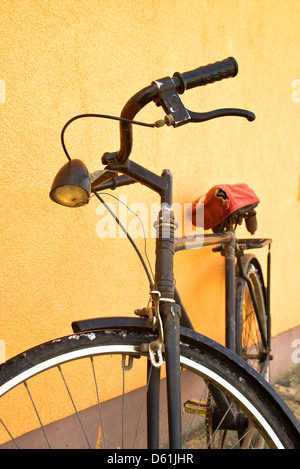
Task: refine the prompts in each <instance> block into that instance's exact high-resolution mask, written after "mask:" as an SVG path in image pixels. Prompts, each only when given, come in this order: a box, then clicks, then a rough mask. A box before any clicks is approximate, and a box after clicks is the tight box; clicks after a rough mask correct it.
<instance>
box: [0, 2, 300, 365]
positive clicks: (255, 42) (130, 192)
mask: <svg viewBox="0 0 300 469" xmlns="http://www.w3.org/2000/svg"><path fill="white" fill-rule="evenodd" d="M0 15H1V17H0V50H1V63H0V82H1V86H0V116H1V126H0V129H1V134H0V135H1V143H0V147H1V155H0V162H1V179H0V185H1V191H0V194H1V204H0V210H1V228H0V231H1V281H0V292H1V310H0V323H1V330H0V340H1V342H0V344H1V348H0V351H2V358H3V355H4V351H6V357H7V358H8V357H10V356H13V355H14V354H16V353H18V352H21V351H22V350H24V349H26V348H28V347H30V346H33V345H35V344H37V343H40V342H43V341H45V340H48V339H51V338H53V337H56V336H60V335H64V334H67V333H69V332H70V330H71V328H70V323H71V321H72V320H74V319H80V318H87V317H91V316H97V315H115V314H119V315H126V314H129V315H132V314H133V310H134V309H135V308H136V307H143V306H145V305H146V303H147V301H148V285H147V281H146V277H145V276H144V273H143V270H142V267H141V266H140V264H139V261H138V259H137V257H136V254H135V253H134V251H133V250H132V249H131V247H130V245H129V244H128V241H127V240H126V239H121V240H120V239H100V238H99V236H97V232H96V227H97V223H98V222H99V213H98V214H97V207H98V203H97V200H95V199H94V198H93V199H92V200H91V202H90V204H89V205H88V206H86V207H83V208H79V209H76V210H75V209H70V210H68V209H66V208H63V207H60V206H58V205H56V204H54V203H53V202H51V201H50V199H49V195H48V194H49V189H50V186H51V183H52V179H53V177H54V175H55V174H56V172H57V171H58V169H59V168H60V166H61V165H62V164H64V163H65V161H66V160H65V155H64V153H63V151H62V149H61V146H60V131H61V128H62V126H63V125H64V123H65V122H66V121H67V120H68V119H69V118H71V117H72V116H73V115H75V114H79V113H83V112H99V113H110V114H114V115H119V113H120V111H121V109H122V107H123V104H125V102H126V101H127V100H128V99H129V98H130V97H131V95H133V94H134V93H135V92H136V91H138V90H139V89H141V88H143V87H144V86H147V85H148V84H150V83H151V81H152V80H153V79H157V78H160V77H163V76H166V75H172V74H173V73H174V72H175V71H187V70H190V69H193V68H195V67H197V66H199V65H205V64H207V63H210V62H214V61H216V60H221V59H223V58H226V57H228V56H234V57H235V58H236V59H237V61H238V63H239V67H240V68H239V74H238V76H237V77H236V78H235V79H231V80H226V81H222V82H220V83H216V84H214V85H211V86H206V87H204V88H202V89H199V88H198V89H195V90H191V91H190V92H189V93H186V94H185V95H183V97H182V99H183V101H184V103H185V104H186V106H187V107H188V108H190V109H192V110H195V111H199V110H203V111H207V110H211V109H214V108H218V107H244V108H247V109H250V110H252V111H254V112H255V113H256V115H257V119H256V121H255V122H254V123H249V122H247V121H245V120H242V119H237V118H224V119H218V120H214V121H210V122H207V123H204V124H202V125H200V124H199V125H190V126H184V127H182V128H178V129H173V128H162V129H160V130H159V129H155V130H152V129H147V128H135V129H134V149H133V153H132V159H133V160H135V161H136V162H138V163H140V164H144V165H145V166H147V167H149V168H150V169H151V170H152V171H154V172H157V173H160V172H161V170H162V169H163V168H170V169H171V170H172V172H173V175H174V184H175V189H174V197H175V201H177V202H191V201H192V200H194V199H195V198H196V197H198V196H199V195H200V194H201V193H203V192H206V191H207V190H208V189H209V188H210V187H211V186H213V185H215V184H218V183H236V182H247V183H248V184H249V185H250V186H251V187H252V188H253V189H254V190H255V191H256V192H257V194H258V195H259V197H260V200H261V203H260V206H259V208H258V220H259V230H258V232H257V235H258V236H259V237H272V238H273V240H274V245H273V248H272V253H273V271H272V272H273V273H272V304H273V309H272V312H273V326H272V327H273V328H272V333H273V335H277V334H279V333H280V332H283V331H284V330H287V329H290V328H293V327H295V326H297V325H299V323H300V318H299V310H300V295H299V284H300V269H299V257H300V247H299V246H300V245H299V243H298V242H297V238H298V233H299V231H300V217H299V215H300V201H299V199H298V191H299V169H300V133H299V116H300V103H299V92H298V88H299V86H300V84H299V78H300V66H299V51H300V32H299V15H300V3H299V2H298V1H292V0H287V1H285V2H278V1H275V0H268V1H258V0H252V1H251V2H249V1H248V0H230V1H229V0H226V1H225V0H221V1H218V2H212V1H209V0H183V1H175V2H174V1H170V0H165V1H164V2H158V1H156V0H144V1H143V2H142V1H138V0H127V1H126V2H124V1H121V0H80V1H78V2H74V1H72V0H61V1H60V2H57V1H54V0H35V1H32V0H10V1H8V0H2V2H1V7H0ZM161 117H162V113H161V110H160V109H158V108H156V107H155V106H154V105H153V106H149V108H147V109H144V110H143V111H142V112H141V114H140V115H139V118H140V120H145V121H150V122H151V121H153V120H156V119H159V118H161ZM66 143H67V146H68V150H69V152H70V154H71V156H72V158H76V157H77V158H81V159H83V160H84V161H85V162H86V164H87V165H88V167H89V169H90V171H94V170H96V169H101V155H102V154H103V153H104V152H105V151H116V150H118V148H119V135H118V124H117V123H115V122H113V121H103V120H99V119H98V120H96V119H88V120H86V121H77V122H75V123H73V125H72V126H71V127H70V128H69V129H68V131H67V134H66ZM120 194H125V195H126V196H127V201H128V204H129V205H130V204H132V203H134V202H137V201H139V202H144V203H148V204H149V203H151V202H158V199H157V197H156V195H155V194H151V193H149V190H148V189H146V188H144V187H141V189H140V190H138V187H137V186H134V187H130V188H128V189H124V188H123V189H122V192H121V190H119V192H118V194H116V195H120ZM106 200H108V201H110V199H109V198H108V197H107V199H106ZM116 205H117V203H116ZM131 218H132V217H131ZM239 233H240V235H241V236H243V235H244V234H246V233H245V232H244V230H243V229H242V228H240V229H239ZM138 243H139V246H140V247H141V248H143V240H138ZM153 245H154V244H153V240H149V242H148V250H149V255H150V257H151V259H152V260H153ZM265 254H266V253H265V252H264V253H259V257H260V259H261V260H262V263H263V264H264V262H265V257H266V256H265ZM222 263H223V259H222V258H221V257H220V256H219V255H217V254H213V253H211V251H210V250H209V249H208V250H204V249H203V250H200V251H198V252H188V253H180V254H179V255H178V258H177V260H176V281H177V285H178V287H179V289H180V291H181V295H182V298H183V300H184V302H185V303H186V304H187V305H188V306H189V308H190V311H191V316H192V319H193V321H194V323H195V325H196V327H197V328H199V330H201V332H203V333H204V334H206V335H210V336H211V337H213V338H215V339H217V340H220V341H223V339H224V330H223V329H224V294H223V291H224V274H223V264H222Z"/></svg>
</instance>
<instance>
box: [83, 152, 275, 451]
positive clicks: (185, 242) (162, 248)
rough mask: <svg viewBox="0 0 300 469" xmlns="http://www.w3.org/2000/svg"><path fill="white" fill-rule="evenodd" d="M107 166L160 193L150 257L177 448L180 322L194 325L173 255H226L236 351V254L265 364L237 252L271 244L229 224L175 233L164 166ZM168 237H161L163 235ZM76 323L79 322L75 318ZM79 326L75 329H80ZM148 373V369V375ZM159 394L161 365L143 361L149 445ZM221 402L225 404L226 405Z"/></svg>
mask: <svg viewBox="0 0 300 469" xmlns="http://www.w3.org/2000/svg"><path fill="white" fill-rule="evenodd" d="M106 169H108V170H114V171H115V170H117V171H118V172H120V173H124V174H125V175H126V176H127V178H126V177H124V176H120V177H119V178H117V180H119V183H118V185H119V186H120V185H127V184H129V183H133V182H140V183H142V184H144V185H146V186H147V187H149V188H150V189H152V190H153V191H155V192H157V193H158V194H159V195H160V199H161V207H162V209H163V208H164V207H167V208H168V210H167V213H168V217H167V218H164V216H163V210H161V211H160V213H159V216H158V222H157V237H156V261H155V291H156V292H159V295H160V299H159V313H160V315H161V318H162V323H163V334H164V347H165V362H166V376H167V401H168V418H169V440H170V441H169V443H170V448H173V449H175V448H177V449H178V448H180V447H181V417H180V415H181V411H180V408H181V389H180V357H179V355H180V350H179V346H180V337H179V331H180V326H183V327H186V328H189V329H192V330H194V328H193V325H192V323H191V320H190V318H189V316H188V314H187V312H186V310H185V308H184V306H183V304H182V301H181V299H180V295H179V293H178V291H177V289H176V288H175V287H174V268H173V261H174V254H175V252H178V251H182V250H186V249H199V248H202V247H205V246H215V248H213V250H214V251H216V252H217V251H220V252H221V253H222V254H223V255H224V257H225V300H226V301H225V304H226V307H225V317H226V342H225V345H226V347H227V348H228V349H230V350H232V351H233V352H235V344H236V304H235V301H236V297H235V282H236V267H235V258H236V257H237V263H238V266H239V273H238V275H239V276H240V277H241V278H243V279H244V280H245V281H246V282H247V285H248V287H249V291H250V295H251V297H252V301H253V305H254V309H255V312H256V317H257V320H258V326H259V328H260V332H261V336H262V340H263V343H264V346H265V349H266V350H267V351H268V356H267V357H266V362H265V363H266V365H267V363H268V360H269V351H270V334H269V330H270V329H268V334H267V336H266V334H265V332H264V330H263V327H262V325H261V322H260V316H259V314H258V306H257V303H256V299H255V295H254V291H253V288H252V284H251V281H250V279H249V277H248V275H247V274H246V272H245V269H244V267H243V262H242V257H241V255H242V254H243V251H244V250H245V249H253V248H261V247H264V246H267V245H268V246H269V248H270V244H271V240H270V239H262V240H260V239H259V240H255V239H240V240H239V239H237V238H236V237H235V231H234V229H233V227H230V228H229V229H227V231H225V232H221V233H214V234H204V235H203V237H201V239H199V238H197V237H193V238H191V237H186V238H175V235H174V232H175V220H174V214H173V212H172V210H171V207H172V174H171V172H170V171H169V170H164V171H163V172H162V175H161V176H158V175H156V174H154V173H152V172H150V171H148V170H147V169H146V168H144V167H142V166H140V165H138V164H136V163H134V162H132V161H129V160H128V161H127V162H126V164H125V165H123V164H120V163H117V162H116V161H111V162H110V163H109V164H108V166H107V167H106ZM110 184H113V183H112V182H108V183H103V184H102V185H100V186H99V187H97V188H95V189H96V190H103V189H106V188H107V187H108V186H109V185H110ZM166 233H167V234H168V236H165V234H166ZM270 259H271V257H270V249H269V252H268V283H267V287H266V289H265V293H266V295H265V300H266V306H267V317H268V325H269V324H270V308H269V291H270ZM77 327H78V323H77ZM82 328H83V327H81V328H80V329H81V330H82ZM150 373H151V374H150ZM159 393H160V368H159V367H153V366H152V367H151V363H150V360H149V364H148V394H147V414H148V447H149V448H153V449H157V448H158V443H159ZM214 398H215V400H219V401H220V405H224V402H221V401H222V399H223V398H222V396H220V395H219V396H214ZM225 405H228V403H227V404H225ZM228 421H229V422H232V421H234V415H233V412H231V415H230V412H229V414H228Z"/></svg>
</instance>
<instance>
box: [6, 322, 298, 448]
mask: <svg viewBox="0 0 300 469" xmlns="http://www.w3.org/2000/svg"><path fill="white" fill-rule="evenodd" d="M140 324H141V322H140V321H139V320H137V322H136V326H135V327H130V328H128V327H126V326H124V327H122V326H120V325H117V323H116V326H115V327H110V328H109V329H103V330H99V331H98V330H97V331H92V332H88V333H80V334H74V335H71V336H68V337H64V338H61V339H56V340H55V341H51V342H49V343H46V344H43V345H40V346H38V347H35V348H33V349H31V350H29V351H28V352H25V353H23V354H21V355H19V356H17V357H16V358H14V359H11V360H9V361H8V362H7V363H5V364H3V365H2V366H1V367H0V427H1V428H0V438H1V443H2V445H3V446H2V447H21V448H24V447H25V448H30V447H33V448H43V447H51V448H71V447H73V448H83V447H90V448H144V447H146V441H147V437H146V436H147V435H146V434H147V431H146V414H147V412H146V394H147V362H148V358H147V356H146V355H145V354H144V353H143V352H141V350H144V347H142V348H141V344H145V343H149V342H151V341H153V340H154V339H155V338H156V336H155V335H154V334H153V332H152V330H151V329H149V328H147V327H140V326H139V325H140ZM181 367H182V375H181V384H182V417H183V418H182V420H183V435H182V444H183V447H184V448H188V449H197V448H206V447H212V445H214V444H215V438H216V435H218V436H219V435H220V430H221V429H222V428H223V427H224V425H225V424H226V420H228V417H227V416H228V415H229V414H230V413H231V410H234V409H236V408H238V409H241V410H242V411H243V414H241V418H240V420H237V423H236V424H235V425H237V428H238V431H236V430H234V431H228V430H224V431H226V432H227V434H226V445H223V447H245V448H248V447H251V438H250V436H251V434H252V433H253V431H254V430H255V431H257V432H259V434H260V435H261V436H262V438H263V439H264V441H265V442H266V444H267V445H268V446H269V447H271V448H296V447H298V446H299V441H300V432H299V427H298V424H297V422H296V420H295V418H294V417H293V415H292V414H291V412H290V411H289V409H288V408H287V407H286V406H285V404H284V403H283V402H282V401H281V400H280V398H279V397H278V396H277V394H276V393H275V392H274V391H273V390H272V388H271V387H269V386H268V384H267V383H266V382H265V381H264V380H262V378H261V377H260V376H259V375H258V374H256V373H255V372H254V371H253V370H252V369H251V368H250V367H248V366H247V365H246V364H244V363H243V361H242V360H239V359H238V357H236V356H235V355H234V354H232V353H231V352H230V351H228V350H226V349H224V348H223V347H222V346H220V345H218V344H216V343H214V342H213V341H211V340H209V339H207V338H205V337H203V336H201V335H199V334H197V333H195V332H192V331H188V330H186V329H182V334H181ZM118 375H119V377H120V381H118V380H117V377H118ZM141 378H142V380H143V381H144V383H146V384H145V385H144V386H142V383H141ZM212 385H213V389H216V390H218V391H219V392H220V393H221V394H222V395H223V397H224V399H226V401H227V410H226V411H224V412H223V410H222V408H221V407H220V405H219V402H218V401H219V399H218V396H217V395H216V394H215V393H213V397H212V398H211V402H208V397H207V392H208V388H210V387H211V386H212ZM160 399H161V404H160V446H161V447H162V448H165V447H167V444H168V443H167V440H168V437H167V435H168V430H167V418H166V415H167V414H166V408H165V401H166V399H165V387H164V380H162V382H161V397H160ZM245 416H246V418H245ZM208 422H210V423H209V424H208ZM239 422H240V423H239ZM225 426H226V425H225ZM208 429H213V433H212V434H211V435H210V436H209V440H208ZM222 431H223V430H222ZM229 434H230V435H229ZM229 436H230V438H229Z"/></svg>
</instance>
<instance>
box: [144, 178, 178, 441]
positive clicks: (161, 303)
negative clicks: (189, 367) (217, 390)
mask: <svg viewBox="0 0 300 469" xmlns="http://www.w3.org/2000/svg"><path fill="white" fill-rule="evenodd" d="M163 176H164V177H165V178H166V181H167V185H166V186H167V188H168V190H167V192H166V193H165V194H164V195H163V196H162V208H161V211H160V213H159V217H158V221H157V223H156V230H157V236H156V264H155V287H156V292H154V293H155V302H156V301H157V294H158V295H159V298H158V305H157V307H156V312H157V314H158V316H159V317H158V318H156V319H157V320H158V321H160V320H161V324H160V323H159V322H158V328H160V327H162V331H159V337H158V344H156V345H158V346H160V345H161V341H162V342H163V343H162V347H163V353H164V354H165V363H166V377H167V403H168V425H169V445H170V449H180V448H181V380H180V311H181V310H180V306H179V305H178V304H176V302H175V299H174V273H173V257H174V232H175V229H176V226H175V220H174V214H173V212H172V210H171V201H172V176H171V174H170V172H169V171H164V173H163ZM156 304H157V303H156ZM150 347H151V346H150ZM150 347H149V348H150ZM150 357H151V354H150ZM151 362H152V363H151V365H150V360H149V364H148V383H149V384H148V399H147V415H148V448H151V449H157V448H158V444H159V394H160V367H159V366H155V365H156V363H155V361H153V358H152V357H151ZM153 365H154V366H153Z"/></svg>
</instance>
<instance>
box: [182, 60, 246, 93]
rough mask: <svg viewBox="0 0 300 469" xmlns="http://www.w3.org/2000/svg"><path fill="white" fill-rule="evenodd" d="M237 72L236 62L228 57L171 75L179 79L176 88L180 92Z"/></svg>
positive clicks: (231, 76) (228, 76)
mask: <svg viewBox="0 0 300 469" xmlns="http://www.w3.org/2000/svg"><path fill="white" fill-rule="evenodd" d="M237 73H238V64H237V61H236V60H235V59H234V58H233V57H228V59H224V60H222V61H221V62H215V63H213V64H209V65H205V66H202V67H199V68H196V69H195V70H191V71H190V72H185V73H179V72H176V73H174V75H173V78H174V77H178V78H179V79H180V81H181V89H177V91H178V93H180V94H182V93H183V92H184V91H186V90H190V89H191V88H196V87H197V86H204V85H208V84H209V83H214V82H215V81H219V80H223V79H224V78H233V77H235V76H236V75H237Z"/></svg>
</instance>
